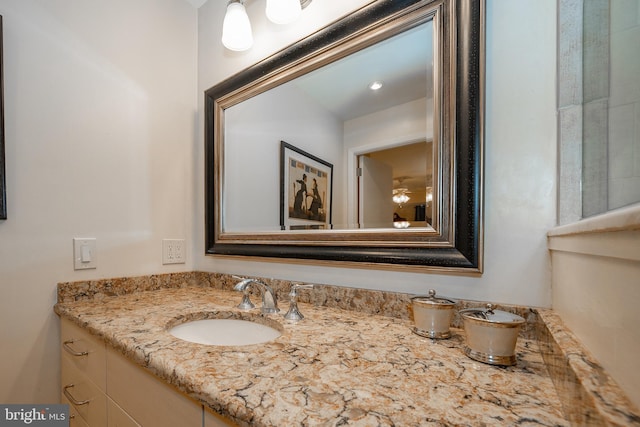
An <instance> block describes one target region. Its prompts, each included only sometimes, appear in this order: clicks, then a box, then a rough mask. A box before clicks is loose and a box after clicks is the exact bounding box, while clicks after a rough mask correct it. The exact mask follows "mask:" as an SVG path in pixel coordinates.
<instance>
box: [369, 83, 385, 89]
mask: <svg viewBox="0 0 640 427" xmlns="http://www.w3.org/2000/svg"><path fill="white" fill-rule="evenodd" d="M381 87H382V82H380V81H375V82H372V83H371V84H370V85H369V89H371V90H378V89H380V88H381Z"/></svg>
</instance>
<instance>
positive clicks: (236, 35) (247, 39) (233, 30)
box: [222, 1, 253, 52]
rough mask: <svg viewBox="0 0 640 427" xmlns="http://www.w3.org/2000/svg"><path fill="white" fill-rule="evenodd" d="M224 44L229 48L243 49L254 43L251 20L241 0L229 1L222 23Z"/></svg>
mask: <svg viewBox="0 0 640 427" xmlns="http://www.w3.org/2000/svg"><path fill="white" fill-rule="evenodd" d="M222 44H223V45H224V47H226V48H227V49H229V50H235V51H238V52H240V51H243V50H247V49H249V48H250V47H251V46H252V45H253V34H252V32H251V22H249V17H248V16H247V11H246V10H245V8H244V5H243V4H242V3H240V2H239V1H235V2H232V3H229V5H228V6H227V13H226V14H225V16H224V22H223V23H222Z"/></svg>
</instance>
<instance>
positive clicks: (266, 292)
mask: <svg viewBox="0 0 640 427" xmlns="http://www.w3.org/2000/svg"><path fill="white" fill-rule="evenodd" d="M233 277H234V278H236V279H240V281H239V282H238V283H236V285H235V286H234V287H233V289H234V290H235V291H239V292H243V293H244V294H243V297H242V302H241V303H240V304H238V306H237V307H238V308H240V309H243V310H250V309H252V308H253V307H255V306H254V305H253V303H252V302H251V301H250V300H249V285H250V284H252V283H253V284H254V285H256V286H257V287H258V288H260V289H261V290H262V308H261V309H260V311H261V312H263V313H265V314H270V313H277V312H279V311H280V309H279V308H278V300H277V298H276V294H275V293H274V292H273V289H271V287H270V286H269V285H267V284H266V283H264V282H261V281H260V280H257V279H250V278H249V279H247V278H244V277H237V276H233Z"/></svg>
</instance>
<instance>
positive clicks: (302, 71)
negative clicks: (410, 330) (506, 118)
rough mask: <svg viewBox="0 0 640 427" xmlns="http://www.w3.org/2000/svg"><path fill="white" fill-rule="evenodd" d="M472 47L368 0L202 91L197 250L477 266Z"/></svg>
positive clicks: (433, 7) (457, 25)
mask: <svg viewBox="0 0 640 427" xmlns="http://www.w3.org/2000/svg"><path fill="white" fill-rule="evenodd" d="M483 38H484V1H483V0H440V1H434V0H432V1H429V0H421V1H416V0H403V1H398V0H384V1H376V2H373V3H371V4H369V5H367V6H365V7H363V8H362V9H360V10H358V11H356V12H354V13H353V14H351V15H349V16H347V17H345V18H343V19H341V20H339V21H337V22H335V23H333V24H331V25H330V26H328V27H326V28H324V29H322V30H320V31H318V32H317V33H315V34H312V35H311V36H309V37H307V38H305V39H303V40H300V41H299V42H297V43H295V44H294V45H292V46H289V47H288V48H286V49H284V50H282V51H280V52H278V53H276V54H275V55H273V56H271V57H269V58H267V59H265V60H264V61H262V62H260V63H258V64H255V65H254V66H252V67H250V68H248V69H246V70H244V71H242V72H240V73H238V74H237V75H235V76H232V77H231V78H229V79H227V80H225V81H223V82H222V83H220V84H218V85H216V86H214V87H212V88H211V89H209V90H207V91H206V93H205V103H206V105H205V113H206V128H205V144H206V160H205V161H206V185H205V192H206V194H205V197H206V233H207V234H206V244H207V253H208V254H213V255H225V256H243V257H262V258H278V259H289V260H291V261H292V260H298V261H300V260H302V261H303V262H310V263H311V262H313V263H325V262H330V263H332V264H334V265H335V263H340V264H344V263H346V264H355V265H358V266H366V265H371V266H376V267H383V268H387V267H394V268H398V267H405V268H419V269H423V268H435V269H440V270H442V269H445V270H464V271H466V272H481V271H482V146H483V110H484V106H483V83H484V82H483V80H484V77H483V73H484V47H483V45H484V43H483V42H484V40H483Z"/></svg>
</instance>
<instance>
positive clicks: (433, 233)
mask: <svg viewBox="0 0 640 427" xmlns="http://www.w3.org/2000/svg"><path fill="white" fill-rule="evenodd" d="M484 13H485V10H484V0H380V1H376V2H373V3H371V4H369V5H367V6H365V7H363V8H361V9H360V10H358V11H356V12H354V13H353V14H350V15H349V16H347V17H345V18H343V19H341V20H339V21H336V22H335V23H333V24H331V25H329V26H327V27H325V28H324V29H322V30H320V31H318V32H316V33H315V34H312V35H311V36H309V37H306V38H304V39H302V40H300V41H299V42H297V43H295V44H293V45H291V46H289V47H287V48H285V49H283V50H281V51H280V52H278V53H276V54H274V55H272V56H271V57H269V58H266V59H265V60H263V61H261V62H259V63H257V64H255V65H253V66H251V67H249V68H247V69H245V70H244V71H242V72H240V73H238V74H236V75H234V76H232V77H230V78H228V79H227V80H225V81H223V82H221V83H219V84H217V85H216V86H214V87H212V88H210V89H208V90H207V91H206V92H205V220H206V224H205V225H206V236H205V238H206V242H205V243H206V253H207V254H210V255H220V256H240V257H259V258H260V259H262V260H265V261H267V260H281V261H283V260H284V261H287V262H303V263H313V264H326V265H335V266H358V267H375V268H406V269H418V270H423V269H425V268H426V269H435V270H437V271H442V272H444V271H458V272H460V271H462V272H466V273H481V272H482V265H483V263H482V253H483V242H482V237H483V227H482V211H483V199H482V182H483V144H484V135H483V134H484ZM430 19H433V21H434V29H435V31H434V33H435V37H436V49H435V55H434V62H437V63H438V65H439V67H435V68H436V70H437V71H436V74H435V78H434V80H435V85H434V89H435V96H434V99H435V100H436V106H435V115H436V116H437V117H438V118H439V120H438V123H437V126H436V128H437V129H435V132H434V141H437V142H438V145H439V149H438V150H436V155H437V156H438V159H439V166H440V173H439V175H440V176H439V184H440V188H439V191H438V192H437V198H438V206H439V209H438V212H437V213H436V215H434V217H437V219H436V221H435V222H434V228H432V229H423V230H421V231H411V232H405V231H406V230H401V231H396V230H383V229H381V230H366V229H364V230H344V231H340V230H322V231H321V232H317V231H316V232H312V233H304V232H291V231H286V232H260V233H229V232H225V231H224V230H223V227H222V221H223V212H224V210H223V209H222V200H223V197H222V191H223V185H222V184H223V183H222V181H223V176H224V175H223V167H224V165H223V161H222V159H223V158H224V139H223V137H224V110H225V109H226V108H228V107H230V106H233V105H235V104H237V103H239V102H241V101H242V100H245V99H248V98H250V97H252V96H254V95H256V94H259V93H261V92H264V91H266V90H268V89H270V88H273V87H276V86H278V85H279V84H282V83H285V82H286V81H289V80H291V79H293V78H295V77H297V76H299V75H302V74H305V73H307V72H309V71H311V70H314V69H317V68H319V67H320V66H322V65H324V64H327V63H329V62H332V61H334V60H335V59H339V58H342V57H344V56H346V55H348V54H350V53H353V52H355V51H358V50H360V49H363V48H365V47H368V46H370V45H372V44H374V43H376V42H378V41H380V40H384V39H386V38H388V37H390V36H392V35H395V34H398V33H400V32H402V31H405V30H407V29H410V28H413V27H415V26H417V25H419V24H421V23H423V22H426V21H427V20H430ZM438 100H439V102H438ZM434 146H436V144H435V143H434Z"/></svg>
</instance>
